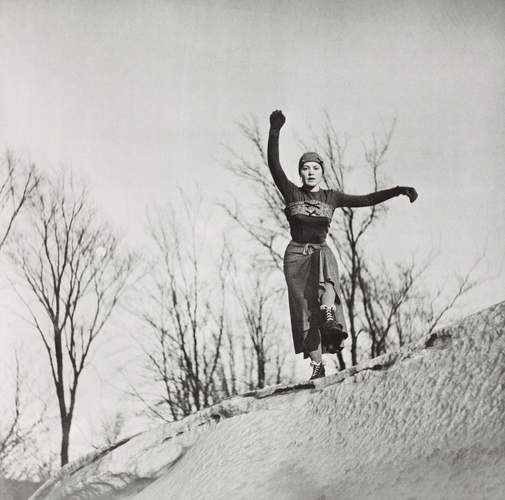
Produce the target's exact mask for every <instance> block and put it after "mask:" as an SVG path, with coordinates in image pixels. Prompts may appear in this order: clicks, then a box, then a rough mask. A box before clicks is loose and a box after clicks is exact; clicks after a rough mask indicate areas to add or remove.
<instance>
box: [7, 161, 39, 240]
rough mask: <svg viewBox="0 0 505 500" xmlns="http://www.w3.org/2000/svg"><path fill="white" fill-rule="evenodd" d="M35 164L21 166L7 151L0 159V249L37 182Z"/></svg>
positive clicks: (37, 176)
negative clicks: (0, 222) (0, 223)
mask: <svg viewBox="0 0 505 500" xmlns="http://www.w3.org/2000/svg"><path fill="white" fill-rule="evenodd" d="M39 180H40V177H39V175H38V174H37V173H36V171H35V166H34V165H30V166H29V167H25V166H21V165H20V162H19V161H17V160H16V159H15V158H14V155H13V154H12V153H11V152H10V151H7V152H6V153H5V154H4V155H3V157H2V159H1V161H0V217H1V219H0V220H1V221H2V225H1V227H0V250H1V249H2V247H3V246H4V245H5V242H6V241H7V237H8V236H9V233H10V232H11V229H12V226H13V224H14V221H15V220H16V218H17V217H18V215H19V213H20V211H21V209H22V207H23V205H24V204H25V203H26V202H27V200H28V199H29V198H30V196H31V195H32V194H33V191H34V190H35V188H36V187H37V185H38V183H39Z"/></svg>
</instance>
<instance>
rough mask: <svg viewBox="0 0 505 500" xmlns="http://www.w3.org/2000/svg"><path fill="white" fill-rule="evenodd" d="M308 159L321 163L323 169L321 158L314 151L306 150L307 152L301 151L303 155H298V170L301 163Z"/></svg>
mask: <svg viewBox="0 0 505 500" xmlns="http://www.w3.org/2000/svg"><path fill="white" fill-rule="evenodd" d="M309 161H315V162H317V163H319V165H321V168H323V169H324V162H323V159H322V158H321V157H320V156H319V155H318V154H317V153H314V152H313V151H308V152H307V153H303V155H302V156H301V157H300V161H299V162H298V172H300V169H301V168H302V165H303V164H304V163H307V162H309Z"/></svg>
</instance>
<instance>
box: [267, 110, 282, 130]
mask: <svg viewBox="0 0 505 500" xmlns="http://www.w3.org/2000/svg"><path fill="white" fill-rule="evenodd" d="M285 122H286V117H285V116H284V115H283V114H282V111H281V110H280V109H276V110H275V111H273V112H272V114H271V115H270V128H271V129H272V130H280V129H281V128H282V126H283V125H284V123H285Z"/></svg>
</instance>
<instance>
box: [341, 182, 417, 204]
mask: <svg viewBox="0 0 505 500" xmlns="http://www.w3.org/2000/svg"><path fill="white" fill-rule="evenodd" d="M334 193H335V198H336V199H335V205H336V206H337V207H349V208H355V207H371V206H372V205H377V204H379V203H383V202H384V201H387V200H389V199H391V198H394V197H395V196H399V195H401V194H402V195H405V196H408V198H409V200H410V203H414V201H416V199H417V191H416V190H415V189H414V188H413V187H408V186H396V187H394V188H391V189H382V190H381V191H375V192H374V193H370V194H364V195H352V194H345V193H342V192H340V191H334Z"/></svg>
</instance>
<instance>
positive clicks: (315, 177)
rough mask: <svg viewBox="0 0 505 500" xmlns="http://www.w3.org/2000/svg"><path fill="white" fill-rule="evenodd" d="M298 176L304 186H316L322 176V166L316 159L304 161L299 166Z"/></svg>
mask: <svg viewBox="0 0 505 500" xmlns="http://www.w3.org/2000/svg"><path fill="white" fill-rule="evenodd" d="M300 177H301V178H302V183H303V185H304V186H307V187H310V188H313V187H316V186H317V185H318V184H319V183H320V182H321V180H322V178H323V168H322V167H321V165H320V164H319V163H318V162H317V161H308V162H305V163H304V164H303V165H302V166H301V168H300Z"/></svg>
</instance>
